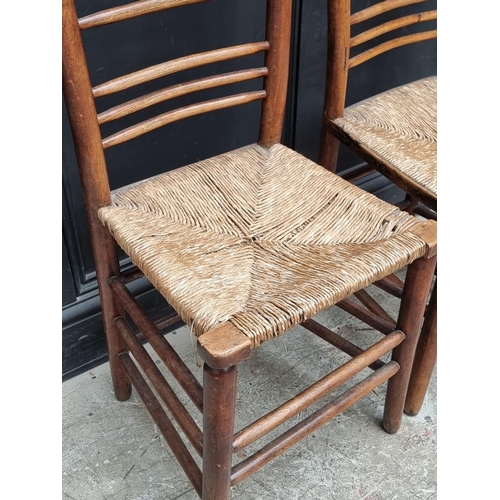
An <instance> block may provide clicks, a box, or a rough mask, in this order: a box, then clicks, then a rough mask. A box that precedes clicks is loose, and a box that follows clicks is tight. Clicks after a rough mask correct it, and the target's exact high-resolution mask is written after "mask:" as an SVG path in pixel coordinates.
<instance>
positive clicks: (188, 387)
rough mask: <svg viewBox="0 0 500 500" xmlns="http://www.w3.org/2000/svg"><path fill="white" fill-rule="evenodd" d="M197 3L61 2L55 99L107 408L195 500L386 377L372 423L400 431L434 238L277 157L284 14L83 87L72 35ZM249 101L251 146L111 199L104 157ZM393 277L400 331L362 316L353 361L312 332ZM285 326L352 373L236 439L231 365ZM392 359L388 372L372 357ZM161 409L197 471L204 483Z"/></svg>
mask: <svg viewBox="0 0 500 500" xmlns="http://www.w3.org/2000/svg"><path fill="white" fill-rule="evenodd" d="M200 1H202V0H141V1H137V2H132V3H129V4H127V5H124V6H121V7H114V8H110V9H107V10H105V11H99V12H96V13H94V14H88V15H85V17H80V18H78V15H77V12H76V9H75V6H74V4H73V1H72V0H63V90H64V95H65V99H66V104H67V109H68V115H69V117H70V123H71V127H72V132H73V135H74V141H75V148H76V153H77V158H78V164H79V170H80V175H81V182H82V186H83V192H84V197H85V203H86V211H87V215H88V220H89V226H90V233H91V240H92V248H93V254H94V258H95V265H96V272H97V278H98V283H99V291H100V298H101V304H102V311H103V318H104V326H105V333H106V339H107V345H108V350H109V363H110V369H111V378H112V382H113V387H114V392H115V395H116V398H117V399H118V400H120V401H125V400H127V399H128V398H129V397H130V394H131V385H133V386H134V387H135V389H136V390H137V392H138V394H139V395H140V397H141V398H142V400H143V402H144V404H145V406H146V408H147V409H148V411H149V412H150V414H151V416H152V417H153V419H154V421H155V422H156V424H157V426H158V427H159V429H160V430H161V432H162V434H163V436H164V438H165V440H166V442H167V443H168V445H169V446H170V447H171V449H172V452H173V453H174V455H175V456H176V458H177V459H178V461H179V463H180V465H181V466H182V468H183V469H184V471H185V472H186V474H187V476H188V478H189V480H190V481H191V483H192V484H193V486H194V488H195V490H196V492H197V493H198V494H199V495H200V497H201V498H203V499H204V500H224V499H227V498H229V492H230V486H231V485H235V484H238V483H239V482H240V481H242V480H243V479H245V478H246V477H247V476H249V475H250V474H252V473H253V472H254V471H256V470H257V469H259V468H260V467H262V466H263V465H265V464H266V463H267V462H269V461H270V460H271V459H273V458H274V457H276V456H277V455H279V454H280V453H282V452H283V451H285V450H286V449H288V448H289V447H290V446H292V445H293V444H294V443H296V442H297V441H299V440H300V439H302V438H303V437H305V436H307V435H308V434H310V433H311V432H313V431H314V430H315V429H317V428H318V427H319V426H321V425H323V424H324V423H326V422H327V421H329V420H330V419H331V418H333V417H334V416H335V415H337V414H338V413H340V412H341V411H343V410H344V409H345V408H347V407H349V406H350V405H352V404H354V403H355V402H356V401H358V400H359V399H360V398H362V397H363V396H364V395H366V394H368V393H369V392H370V391H371V390H373V389H374V388H375V387H377V386H379V385H380V384H383V383H384V382H385V381H387V380H388V386H387V396H386V404H385V411H384V417H383V425H384V428H385V429H386V431H387V432H389V433H393V432H396V431H397V430H398V428H399V426H400V424H401V420H402V415H403V406H404V399H405V394H406V390H407V386H408V380H409V377H410V371H411V366H412V362H413V357H414V352H415V347H416V342H417V338H418V333H419V329H420V324H421V321H422V316H423V313H424V308H425V303H426V300H427V296H428V293H429V288H430V284H431V281H432V277H433V272H434V266H435V255H434V254H435V246H436V241H435V240H436V223H435V222H434V221H426V222H422V221H420V220H417V219H416V218H415V217H413V216H412V215H411V214H408V213H406V212H404V211H400V210H399V209H397V208H395V207H393V206H392V205H390V204H387V203H385V202H383V201H381V200H379V199H377V198H376V197H374V196H372V195H370V194H369V193H365V192H363V191H362V190H360V189H359V188H357V187H355V186H353V185H352V184H350V183H348V182H346V181H344V180H343V179H341V178H340V177H338V176H336V175H334V174H332V173H330V172H328V171H327V170H325V169H324V168H322V167H320V166H318V165H317V164H315V163H313V162H312V161H310V160H308V159H307V158H304V157H303V156H301V155H300V154H298V153H296V152H294V151H292V150H291V149H289V148H287V147H285V146H283V145H282V144H280V138H281V132H282V125H283V117H284V111H285V98H286V88H287V79H288V54H289V47H290V30H291V0H268V2H267V18H266V23H267V31H266V40H264V41H261V42H257V43H246V44H243V45H238V46H233V47H225V48H220V49H216V50H211V51H208V52H203V53H199V54H194V55H188V56H185V57H182V58H180V59H176V60H173V61H167V62H165V63H160V64H158V65H155V66H153V67H146V68H145V69H143V70H140V71H136V72H134V73H131V74H127V75H124V76H121V77H119V78H116V79H113V80H111V81H108V82H105V83H100V84H98V85H92V83H91V76H92V75H90V74H89V71H88V68H87V62H86V56H85V50H84V44H83V43H82V39H81V30H85V29H91V28H94V27H101V28H100V29H103V28H104V27H105V26H106V25H107V24H110V23H114V22H120V21H123V20H125V19H129V18H131V17H134V16H139V15H142V14H148V13H151V12H154V11H160V10H163V9H169V8H173V7H178V8H180V7H181V6H182V5H187V4H194V3H197V2H200ZM191 8H193V7H191ZM196 8H198V7H196ZM165 15H168V11H167V12H166V13H165ZM257 51H264V52H265V67H262V68H256V69H249V70H241V71H238V72H236V73H231V74H221V75H215V76H208V77H205V78H201V79H198V80H196V81H190V82H187V83H185V84H184V85H175V86H172V87H168V88H166V89H164V90H160V91H156V92H153V93H150V94H148V95H146V96H145V97H143V98H141V97H139V98H137V99H134V100H133V101H130V102H125V103H123V104H119V105H117V106H115V107H113V108H112V109H109V110H107V111H102V112H100V113H97V112H96V105H95V100H96V99H99V98H100V97H102V96H105V95H109V94H111V93H113V92H118V91H120V90H122V89H126V88H129V87H131V86H133V85H139V84H142V83H144V82H147V81H150V80H152V79H155V78H159V77H162V76H165V75H168V74H172V73H175V72H179V71H182V70H184V69H186V68H193V67H199V66H203V65H205V64H210V63H213V62H217V61H220V60H224V59H229V58H235V57H242V56H245V55H248V54H252V53H255V52H257ZM262 77H263V78H264V80H263V89H262V90H257V91H252V92H246V93H243V94H237V95H231V96H229V97H221V98H217V99H214V100H211V101H205V102H201V103H197V104H191V105H188V106H185V107H182V108H178V109H175V110H172V111H169V112H166V113H163V114H160V115H159V116H155V117H150V118H147V119H146V120H144V121H142V122H139V123H137V124H134V125H131V126H128V127H126V128H125V129H123V130H121V131H119V132H116V133H114V134H112V135H111V136H107V137H102V136H101V128H100V126H101V124H103V123H105V122H107V121H108V120H114V119H116V118H121V117H123V116H126V115H129V114H131V113H134V112H136V111H139V110H144V109H145V108H146V107H147V106H149V105H151V104H152V103H156V102H160V101H162V100H165V99H171V98H174V97H176V96H179V95H184V94H187V93H189V92H194V91H197V90H200V89H206V88H211V87H214V86H221V85H225V84H228V83H231V82H235V81H241V80H244V79H249V78H262ZM254 100H262V110H261V124H260V134H259V137H258V142H257V143H256V144H250V145H248V146H247V147H244V148H241V149H237V150H233V151H230V152H228V153H225V154H221V155H218V156H215V157H212V158H209V159H207V160H202V161H199V162H197V163H194V164H190V165H186V166H184V167H181V168H179V169H177V170H174V171H170V172H166V173H164V174H160V175H158V176H155V177H152V178H148V179H144V180H142V181H140V182H138V183H134V184H132V185H129V186H126V187H122V188H120V189H118V190H115V191H113V192H111V191H110V187H109V182H108V174H107V165H106V158H105V151H106V150H107V149H108V148H111V147H113V146H114V145H116V144H120V143H122V142H124V141H128V140H130V139H134V138H136V137H138V136H139V135H141V134H144V133H146V132H148V131H150V130H153V129H155V128H158V127H162V126H164V125H167V124H169V123H172V122H174V121H176V120H180V119H182V118H186V117H190V116H193V115H197V114H201V113H205V112H209V111H213V110H218V109H223V108H226V107H230V106H236V105H240V104H245V103H248V102H251V101H254ZM116 243H118V245H119V246H120V247H121V248H122V249H123V250H124V251H125V252H126V253H127V254H128V255H129V256H130V258H131V259H132V261H133V263H134V264H135V265H136V266H137V267H138V268H139V270H138V271H137V272H133V273H127V274H125V275H120V268H119V261H118V258H117V245H116ZM407 265H408V271H407V277H406V283H405V287H404V291H403V294H402V301H401V309H400V313H399V317H398V319H397V322H396V321H394V320H392V319H390V318H389V319H387V318H384V319H382V318H380V317H379V316H377V315H376V314H373V313H371V312H370V311H361V314H360V317H362V319H364V320H366V321H367V323H368V324H371V325H376V326H378V328H379V329H381V330H382V331H383V332H384V334H385V336H384V337H383V338H382V339H381V340H380V341H378V342H376V343H375V344H374V345H373V346H371V347H369V348H368V349H366V350H362V349H361V348H359V347H357V346H356V345H354V344H352V343H350V342H349V341H347V340H346V339H343V338H342V337H340V336H339V335H337V334H335V333H334V332H331V331H330V330H328V329H326V328H325V327H323V326H322V325H320V324H319V323H317V322H316V321H314V320H313V319H312V317H313V316H314V315H315V314H316V313H318V312H319V311H321V310H323V309H325V308H328V307H331V306H333V305H334V304H337V305H341V306H342V305H344V306H345V303H344V301H345V300H346V298H347V297H348V296H350V295H351V294H352V293H353V292H355V291H357V290H361V289H363V288H364V287H366V286H367V285H369V284H370V283H374V282H376V281H377V280H381V279H383V278H384V277H387V276H390V275H391V274H392V273H393V272H395V271H397V270H398V269H402V268H404V267H405V266H407ZM141 273H143V274H144V275H145V276H146V277H147V278H148V279H149V280H150V281H151V283H152V284H153V285H154V287H156V288H157V289H158V290H159V292H160V293H161V294H162V295H163V296H164V297H165V299H166V300H167V301H168V302H169V303H170V304H171V305H172V306H173V307H174V309H175V310H176V311H177V313H178V314H179V316H180V317H181V318H182V320H183V321H184V322H185V323H186V324H187V325H189V326H190V328H191V330H192V331H193V333H194V334H195V335H196V336H197V350H198V354H199V356H200V357H201V359H202V360H203V362H204V369H203V386H202V385H201V384H200V383H199V382H198V381H197V379H196V377H195V376H194V375H193V374H192V373H191V372H190V371H189V369H188V368H187V367H186V365H185V364H184V362H183V361H182V360H181V359H180V357H179V356H178V355H177V354H176V352H175V351H174V349H173V348H172V347H171V345H170V344H169V343H168V341H167V339H166V338H165V337H164V336H163V335H162V334H161V332H160V331H159V330H158V328H157V326H156V325H155V324H154V322H153V321H151V320H150V319H149V318H148V316H147V315H146V313H145V312H144V310H143V309H141V307H140V306H139V305H138V303H137V302H136V300H135V298H134V297H133V295H132V293H131V292H130V291H129V288H128V287H127V283H129V282H130V280H131V279H132V278H135V277H137V276H139V275H141ZM356 311H357V310H354V312H356ZM130 320H131V321H133V322H134V323H135V324H136V326H137V327H138V329H139V330H140V331H141V332H142V334H143V335H144V336H145V337H146V339H147V341H149V343H150V345H151V346H152V348H154V350H155V351H156V352H157V354H158V356H159V357H160V358H161V359H162V360H163V362H164V363H165V365H166V366H167V367H168V369H169V370H170V372H171V373H172V374H173V376H174V377H175V378H176V379H177V381H178V382H179V384H180V385H181V386H182V388H183V389H184V390H185V391H186V393H187V395H188V396H189V397H190V399H191V400H192V401H193V402H194V404H195V406H196V407H197V409H198V410H199V411H200V412H202V415H203V429H202V430H201V429H200V428H199V427H198V425H197V424H196V423H195V421H194V419H193V417H192V416H191V414H190V413H189V412H188V411H187V409H186V407H185V406H184V405H183V404H182V403H181V401H180V399H179V398H178V396H177V395H176V392H174V391H173V389H172V388H171V386H170V384H169V383H168V382H167V380H166V379H165V377H164V376H163V375H162V373H161V372H160V371H159V369H158V367H157V366H156V364H155V363H154V362H153V361H152V359H151V358H150V357H149V355H148V354H147V351H146V350H145V349H144V347H143V345H142V343H141V342H140V340H138V338H137V336H136V334H135V333H134V331H133V329H132V328H131V326H130V324H129V321H130ZM296 325H302V326H303V327H304V328H306V329H308V330H310V331H312V332H313V333H315V334H317V335H318V336H320V337H321V338H323V339H325V340H326V341H327V342H329V343H330V344H333V345H335V346H337V347H339V348H340V349H342V350H344V351H345V352H347V353H348V354H349V355H350V356H351V357H352V359H351V360H350V361H348V362H347V363H345V364H343V365H342V366H340V367H338V368H337V369H336V370H334V371H333V372H332V373H331V374H329V375H327V376H326V377H324V378H322V379H321V380H319V381H318V382H316V383H315V384H313V385H312V386H311V387H310V388H308V389H307V390H305V391H303V392H301V393H300V394H299V395H297V396H296V397H295V398H293V399H292V400H290V401H288V402H286V403H284V404H282V405H280V406H279V407H277V408H276V409H275V410H273V411H271V412H270V413H269V414H267V415H265V416H263V417H262V418H260V419H259V420H257V421H256V422H254V423H253V424H251V425H249V426H247V427H246V428H244V429H241V430H239V431H238V432H235V429H234V418H235V399H236V366H237V365H238V364H239V363H241V362H243V361H245V360H246V359H247V358H249V357H250V356H251V355H252V352H253V350H254V349H256V348H258V346H259V345H260V344H261V343H263V342H265V341H266V340H268V339H271V338H273V337H275V336H278V335H282V334H284V333H285V332H286V331H287V330H288V329H290V328H291V327H294V326H296ZM389 352H392V359H391V360H390V361H388V362H383V361H382V360H380V358H381V357H382V356H384V355H385V354H387V353H389ZM131 354H132V355H131ZM138 366H139V367H140V368H142V372H141V371H140V370H139V368H138ZM367 367H368V368H371V369H372V370H373V373H371V374H369V375H368V376H367V377H366V378H364V379H363V380H362V381H361V382H359V383H357V384H356V385H354V386H353V387H351V388H349V389H348V390H346V391H345V392H344V393H343V394H342V395H340V396H338V397H336V398H335V399H334V400H333V401H331V402H330V403H328V404H327V405H326V406H324V407H323V408H322V409H320V410H318V411H316V412H315V413H313V414H311V415H310V416H308V417H307V418H305V419H304V420H303V421H301V422H300V423H299V424H297V425H295V426H294V427H292V428H291V429H289V430H288V431H286V432H285V433H283V434H282V435H281V436H279V437H277V438H275V439H274V440H272V441H271V442H269V443H267V444H266V445H265V446H263V447H262V448H261V449H260V450H259V451H257V452H256V453H254V454H253V455H251V456H250V457H248V458H246V459H244V460H243V461H241V462H240V463H238V464H236V465H234V466H233V464H232V455H233V452H239V451H241V450H242V449H243V448H244V447H246V446H247V445H249V444H250V443H253V442H255V441H256V440H258V439H260V438H262V437H263V436H265V435H266V434H267V433H268V432H269V431H271V430H273V429H275V428H277V427H278V426H279V425H281V424H282V423H284V422H285V421H287V420H288V419H289V418H291V417H293V416H294V415H297V414H298V413H299V412H300V411H302V410H304V409H305V408H307V407H308V406H309V405H311V404H312V403H314V402H315V401H318V400H319V399H320V398H322V397H324V396H325V395H327V394H328V393H330V392H331V391H332V390H333V389H335V388H337V387H338V386H340V385H341V384H342V383H344V382H346V381H348V380H351V378H352V377H353V376H355V375H356V374H357V373H359V372H360V371H361V370H363V369H365V368H367ZM148 381H149V383H148ZM150 384H151V386H152V387H153V389H154V390H155V391H156V393H157V394H158V396H159V398H160V399H161V400H162V401H163V403H164V405H163V404H160V401H159V400H158V398H157V396H155V394H154V392H153V390H152V388H151V387H150ZM166 411H168V412H169V413H170V415H171V416H172V417H173V419H175V420H176V422H177V423H178V425H179V426H180V428H181V430H182V433H183V434H184V436H185V438H186V439H187V440H188V441H189V442H190V443H191V445H192V447H193V448H194V450H196V452H197V453H198V454H199V455H200V456H201V457H202V464H203V465H202V467H201V469H200V467H199V466H198V465H197V463H196V461H195V460H194V458H193V456H192V455H191V454H190V452H189V450H188V448H187V446H186V444H185V443H184V441H183V439H182V438H181V435H180V434H179V433H178V432H177V431H176V429H175V427H174V426H173V424H172V423H171V421H170V419H169V417H168V416H167V413H166Z"/></svg>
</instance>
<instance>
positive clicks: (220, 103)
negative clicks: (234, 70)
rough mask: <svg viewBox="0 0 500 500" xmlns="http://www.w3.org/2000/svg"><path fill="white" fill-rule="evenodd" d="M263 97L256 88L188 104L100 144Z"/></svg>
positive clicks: (134, 126) (132, 137)
mask: <svg viewBox="0 0 500 500" xmlns="http://www.w3.org/2000/svg"><path fill="white" fill-rule="evenodd" d="M265 97H266V91H265V90H257V91H254V92H245V93H243V94H236V95H232V96H227V97H221V98H219V99H212V100H210V101H204V102H199V103H196V104H192V105H190V106H185V107H183V108H178V109H175V110H174V111H168V112H167V113H163V114H161V115H158V116H155V117H154V118H150V119H149V120H145V121H142V122H140V123H137V124H136V125H132V126H131V127H128V128H126V129H123V130H121V131H120V132H117V133H116V134H113V135H111V136H109V137H106V138H105V139H103V141H102V145H103V147H104V148H109V147H111V146H116V145H117V144H121V143H122V142H126V141H129V140H130V139H135V138H136V137H139V136H140V135H143V134H145V133H147V132H151V131H152V130H155V129H157V128H159V127H163V126H164V125H168V124H169V123H173V122H176V121H178V120H183V119H184V118H189V117H190V116H195V115H200V114H202V113H207V112H209V111H216V110H218V109H224V108H230V107H233V106H239V105H240V104H247V103H249V102H252V101H256V100H257V99H264V98H265Z"/></svg>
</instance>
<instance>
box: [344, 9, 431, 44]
mask: <svg viewBox="0 0 500 500" xmlns="http://www.w3.org/2000/svg"><path fill="white" fill-rule="evenodd" d="M435 19H437V11H436V10H429V11H427V12H420V13H418V14H410V15H409V16H404V17H400V18H398V19H393V20H392V21H388V22H386V23H383V24H380V25H379V26H375V28H372V29H369V30H367V31H364V32H363V33H360V34H359V35H356V36H354V37H352V38H351V44H350V45H351V48H352V47H356V46H357V45H361V44H363V43H365V42H368V41H369V40H373V39H374V38H377V37H378V36H380V35H384V34H385V33H389V32H391V31H394V30H397V29H399V28H405V27H407V26H411V25H412V24H417V23H423V22H425V21H434V20H435Z"/></svg>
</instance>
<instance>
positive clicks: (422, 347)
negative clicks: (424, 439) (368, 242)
mask: <svg viewBox="0 0 500 500" xmlns="http://www.w3.org/2000/svg"><path fill="white" fill-rule="evenodd" d="M426 1H427V0H382V1H378V2H376V3H373V2H371V3H372V5H370V6H368V7H365V8H363V9H361V10H358V11H357V12H353V10H352V8H351V4H352V2H351V0H335V1H329V2H328V64H327V81H326V92H325V104H324V112H323V124H322V132H321V134H322V137H321V151H320V159H319V163H320V164H321V165H322V166H324V167H325V168H327V169H328V170H330V171H332V172H335V171H336V163H337V157H338V153H339V147H340V145H341V144H343V145H345V146H347V147H348V148H349V149H350V150H352V151H353V152H354V153H356V154H357V155H358V156H359V157H360V158H361V159H363V160H364V161H365V162H366V167H365V168H364V169H361V172H359V171H358V172H355V173H354V174H351V175H346V176H344V178H345V179H346V180H350V181H351V182H354V181H355V180H357V179H359V178H360V177H361V176H363V175H367V174H369V173H371V172H373V171H375V170H376V171H379V172H381V173H382V174H383V175H385V176H386V177H387V178H389V179H390V180H391V181H392V182H393V183H394V184H396V185H397V186H399V187H400V188H401V189H403V190H404V191H405V193H406V198H405V200H404V201H403V202H402V203H400V204H398V206H399V207H400V208H402V209H405V210H407V211H408V212H409V213H414V214H415V213H416V214H419V215H421V216H423V217H426V218H428V219H434V220H437V77H436V76H435V75H434V76H429V77H427V78H423V79H420V80H417V81H412V82H409V83H407V84H404V85H401V86H398V87H395V88H392V89H389V90H386V91H385V92H383V93H381V94H378V95H375V96H371V97H368V98H366V99H363V100H362V101H360V102H357V103H354V104H351V105H349V106H347V107H346V95H347V90H348V76H349V74H350V72H351V70H352V69H353V68H356V67H357V66H359V65H361V64H363V63H365V62H367V61H370V60H371V59H373V58H374V57H376V56H379V55H380V54H383V53H385V52H387V51H390V50H393V49H396V48H399V47H402V46H405V45H409V44H414V43H419V42H422V41H426V40H432V39H435V38H436V37H437V32H436V30H435V29H433V26H430V23H434V22H435V21H436V19H437V11H436V10H428V7H427V6H426V5H421V4H425V2H426ZM414 4H419V5H417V6H416V8H415V5H414ZM408 6H412V7H411V9H412V10H411V12H408ZM388 13H391V14H392V15H391V16H390V19H389V20H386V19H384V16H383V15H390V14H388ZM381 19H382V20H381ZM353 27H354V28H353ZM409 28H412V32H411V33H409V34H408V31H407V30H408V29H409ZM354 29H356V30H357V32H356V34H353V31H354ZM400 29H404V30H405V31H404V32H405V34H403V35H401V36H398V32H397V30H400ZM393 31H396V34H393V36H392V37H391V38H390V39H388V40H387V39H385V40H382V41H380V37H382V36H387V34H391V32H393ZM377 40H378V43H377ZM367 43H368V44H371V46H368V47H367V46H366V44H367ZM355 51H356V53H354V52H355ZM349 88H351V87H349ZM388 281H389V280H386V281H385V286H386V287H387V286H390V287H391V290H390V291H391V293H393V294H394V295H396V296H401V290H402V284H401V283H398V280H397V279H396V278H395V277H392V284H391V285H388ZM378 285H379V286H384V283H378ZM386 289H387V288H386ZM433 290H434V291H433V293H432V297H431V300H430V303H429V310H428V313H427V314H426V321H425V323H424V325H423V329H422V335H421V339H420V342H419V346H418V348H417V354H416V359H415V367H414V370H413V374H412V378H411V382H410V387H409V389H408V395H407V402H406V405H405V411H406V413H408V414H409V415H416V414H417V413H418V412H419V411H420V409H421V406H422V403H423V400H424V397H425V394H426V392H427V388H428V386H429V383H430V379H431V376H432V371H433V369H434V366H435V363H436V355H437V311H436V307H437V286H434V289H433ZM355 295H356V296H357V297H358V298H359V299H360V300H362V301H364V302H365V303H366V304H367V305H368V301H369V300H370V298H369V297H368V296H367V294H366V292H364V291H363V292H357V293H356V294H355ZM371 307H373V305H372V306H371Z"/></svg>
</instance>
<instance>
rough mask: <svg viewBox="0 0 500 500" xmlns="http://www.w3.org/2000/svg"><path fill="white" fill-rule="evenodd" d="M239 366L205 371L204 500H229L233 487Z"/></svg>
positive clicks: (205, 366)
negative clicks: (237, 367)
mask: <svg viewBox="0 0 500 500" xmlns="http://www.w3.org/2000/svg"><path fill="white" fill-rule="evenodd" d="M236 373H237V370H236V366H231V367H229V368H223V369H215V368H211V367H210V366H209V365H208V364H206V363H205V364H204V367H203V487H202V500H228V499H229V490H230V486H231V465H232V464H231V460H232V454H233V433H234V417H235V410H236Z"/></svg>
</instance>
